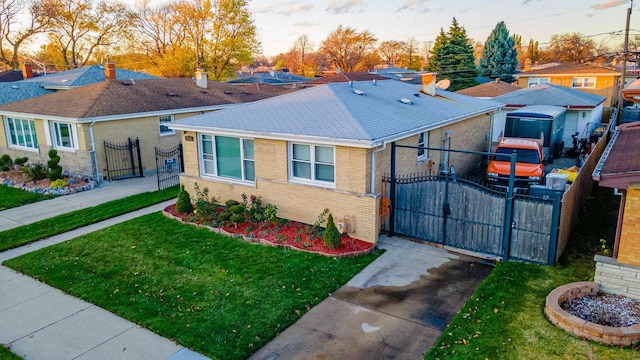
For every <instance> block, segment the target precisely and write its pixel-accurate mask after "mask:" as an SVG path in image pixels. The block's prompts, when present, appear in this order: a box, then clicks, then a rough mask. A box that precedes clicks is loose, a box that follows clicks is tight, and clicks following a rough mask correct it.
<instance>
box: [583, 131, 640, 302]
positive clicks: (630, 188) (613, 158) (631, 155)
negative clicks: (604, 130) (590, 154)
mask: <svg viewBox="0 0 640 360" xmlns="http://www.w3.org/2000/svg"><path fill="white" fill-rule="evenodd" d="M638 139H640V123H638V122H636V123H630V124H624V125H620V126H618V127H617V129H616V131H615V133H614V135H613V136H612V138H611V140H610V142H609V144H608V145H607V148H606V149H605V151H604V153H603V155H602V157H601V158H600V162H599V163H598V166H597V167H596V170H595V171H594V173H593V179H594V180H596V181H599V185H600V186H604V187H608V188H613V189H618V190H619V191H620V193H622V199H621V201H620V211H619V213H618V225H617V229H616V238H615V245H614V248H613V256H614V257H617V258H618V262H620V263H624V264H629V265H634V266H637V267H638V266H640V227H639V226H638V224H640V156H638V154H640V141H638ZM636 272H638V270H636ZM634 279H635V277H634ZM636 287H637V288H640V286H636ZM636 295H640V294H636Z"/></svg>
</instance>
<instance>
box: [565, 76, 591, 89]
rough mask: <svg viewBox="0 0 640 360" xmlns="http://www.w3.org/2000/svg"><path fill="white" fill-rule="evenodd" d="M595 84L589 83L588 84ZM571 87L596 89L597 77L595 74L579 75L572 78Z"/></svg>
mask: <svg viewBox="0 0 640 360" xmlns="http://www.w3.org/2000/svg"><path fill="white" fill-rule="evenodd" d="M589 83H591V84H593V85H588V86H587V84H589ZM571 87H572V88H576V89H595V88H596V78H595V77H593V76H577V77H574V78H573V79H571Z"/></svg>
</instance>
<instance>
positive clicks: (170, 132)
mask: <svg viewBox="0 0 640 360" xmlns="http://www.w3.org/2000/svg"><path fill="white" fill-rule="evenodd" d="M163 118H164V119H163ZM167 118H168V119H169V120H168V121H167ZM174 121H175V119H174V116H173V115H160V116H158V131H160V136H169V135H175V134H176V131H175V130H174V129H171V128H169V127H167V125H165V124H170V123H172V122H174ZM163 126H164V127H167V130H166V131H162V127H163Z"/></svg>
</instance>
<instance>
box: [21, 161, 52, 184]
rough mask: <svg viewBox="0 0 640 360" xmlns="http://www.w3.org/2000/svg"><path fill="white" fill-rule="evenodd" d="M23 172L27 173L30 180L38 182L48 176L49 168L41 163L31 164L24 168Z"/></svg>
mask: <svg viewBox="0 0 640 360" xmlns="http://www.w3.org/2000/svg"><path fill="white" fill-rule="evenodd" d="M22 172H24V173H25V174H26V175H27V178H29V180H30V181H33V182H36V181H37V180H42V179H44V178H46V177H47V168H46V167H45V166H44V165H42V164H40V163H36V164H31V165H29V166H25V167H23V168H22Z"/></svg>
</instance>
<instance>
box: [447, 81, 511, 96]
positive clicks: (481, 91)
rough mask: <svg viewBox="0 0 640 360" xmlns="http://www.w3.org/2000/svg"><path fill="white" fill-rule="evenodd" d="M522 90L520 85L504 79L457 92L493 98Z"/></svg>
mask: <svg viewBox="0 0 640 360" xmlns="http://www.w3.org/2000/svg"><path fill="white" fill-rule="evenodd" d="M516 90H520V88H519V87H517V86H515V85H511V84H509V83H507V82H504V81H498V82H496V81H491V82H487V83H484V84H480V85H476V86H472V87H469V88H466V89H462V90H458V91H456V93H458V94H464V95H469V96H474V97H486V98H493V97H496V96H500V95H504V94H507V93H510V92H512V91H516Z"/></svg>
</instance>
